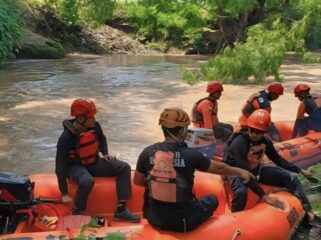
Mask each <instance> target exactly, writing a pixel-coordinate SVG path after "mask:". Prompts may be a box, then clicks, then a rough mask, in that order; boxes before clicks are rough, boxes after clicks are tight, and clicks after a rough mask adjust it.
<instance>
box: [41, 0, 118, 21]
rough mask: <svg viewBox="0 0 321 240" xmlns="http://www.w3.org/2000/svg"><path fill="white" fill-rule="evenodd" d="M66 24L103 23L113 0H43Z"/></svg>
mask: <svg viewBox="0 0 321 240" xmlns="http://www.w3.org/2000/svg"><path fill="white" fill-rule="evenodd" d="M44 2H45V3H46V4H48V5H49V6H51V7H52V8H53V9H54V10H55V13H56V15H57V16H58V17H59V18H60V20H62V21H63V22H64V23H65V24H67V25H68V26H80V25H93V26H98V25H101V24H104V23H105V21H106V20H107V19H109V18H111V16H112V14H113V11H114V9H115V6H116V1H115V0H44Z"/></svg>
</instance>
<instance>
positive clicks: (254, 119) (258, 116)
mask: <svg viewBox="0 0 321 240" xmlns="http://www.w3.org/2000/svg"><path fill="white" fill-rule="evenodd" d="M270 123H271V118H270V113H269V112H268V111H266V110H264V109H258V110H255V111H254V112H253V113H252V114H251V116H250V117H249V118H248V119H247V126H248V127H250V128H254V129H258V130H261V131H264V132H265V131H267V130H268V128H269V126H270Z"/></svg>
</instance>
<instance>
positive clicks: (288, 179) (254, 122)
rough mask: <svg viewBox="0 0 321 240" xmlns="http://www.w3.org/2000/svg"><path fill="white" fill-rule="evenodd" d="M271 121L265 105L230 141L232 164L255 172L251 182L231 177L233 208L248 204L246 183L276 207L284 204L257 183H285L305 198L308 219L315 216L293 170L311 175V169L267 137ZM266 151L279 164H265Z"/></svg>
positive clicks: (228, 153)
mask: <svg viewBox="0 0 321 240" xmlns="http://www.w3.org/2000/svg"><path fill="white" fill-rule="evenodd" d="M270 123H271V119H270V113H269V112H268V111H267V110H264V109H258V110H255V111H254V112H253V113H252V114H251V115H250V116H249V118H248V120H247V131H241V132H240V133H239V134H237V135H235V136H234V137H233V139H232V140H231V142H230V143H229V144H228V150H227V154H226V155H225V158H227V159H224V161H225V162H228V163H229V164H231V165H232V166H235V167H240V168H243V169H245V170H248V171H250V172H251V173H252V174H253V175H255V176H256V179H251V181H250V182H249V183H248V184H244V183H243V182H242V181H241V179H239V177H232V178H230V184H231V188H232V190H233V192H234V194H233V200H232V207H231V210H232V212H237V211H241V210H243V209H244V208H245V205H246V200H247V187H249V188H250V189H251V190H253V192H255V193H256V194H257V195H258V196H259V197H260V198H261V199H262V200H263V201H265V202H267V203H268V204H271V205H273V206H275V207H279V208H283V204H282V203H281V202H280V201H278V200H277V199H276V198H275V197H273V195H272V194H271V195H270V194H269V193H267V192H264V190H263V189H262V188H261V187H260V185H258V183H263V184H268V185H272V186H276V187H282V188H283V187H284V188H287V189H289V190H290V191H291V192H292V193H293V194H295V195H296V196H297V197H298V198H299V199H300V200H301V202H302V205H303V207H304V209H305V210H306V212H307V217H308V219H309V220H312V219H313V218H314V214H313V213H312V211H311V209H312V208H311V205H310V203H309V200H308V199H307V197H306V195H305V193H304V191H303V188H302V186H301V183H300V181H299V179H298V177H297V176H296V175H294V174H292V173H290V172H294V173H301V174H302V175H303V176H304V177H309V176H311V173H310V172H309V171H308V170H304V169H300V168H299V167H298V166H296V165H294V164H293V163H291V162H288V161H287V160H285V159H284V158H283V157H281V156H280V155H279V154H278V152H277V151H276V150H275V148H274V145H273V142H272V141H271V140H270V138H268V137H265V133H266V131H267V130H268V128H269V126H270ZM264 154H266V155H267V156H268V157H269V159H271V160H272V161H273V163H275V164H276V166H263V164H262V157H263V155H264Z"/></svg>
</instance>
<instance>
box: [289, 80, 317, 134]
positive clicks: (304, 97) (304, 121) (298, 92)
mask: <svg viewBox="0 0 321 240" xmlns="http://www.w3.org/2000/svg"><path fill="white" fill-rule="evenodd" d="M294 95H295V97H297V98H298V99H299V101H301V103H300V105H299V108H298V112H297V117H296V121H295V124H294V129H293V133H292V138H295V137H297V136H304V135H306V134H307V133H308V131H309V130H313V131H317V132H320V131H321V94H310V87H309V86H308V85H307V84H305V83H300V84H298V85H296V86H295V87H294ZM305 114H307V115H308V116H307V117H306V116H305Z"/></svg>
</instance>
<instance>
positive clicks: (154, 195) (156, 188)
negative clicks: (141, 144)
mask: <svg viewBox="0 0 321 240" xmlns="http://www.w3.org/2000/svg"><path fill="white" fill-rule="evenodd" d="M174 159H175V153H174V152H173V151H163V150H160V149H157V148H156V149H155V155H154V166H153V168H152V170H151V171H150V173H149V175H148V176H147V184H148V188H149V196H150V197H151V199H153V200H157V201H159V202H165V203H179V202H185V201H188V200H189V198H188V197H187V196H186V195H185V193H186V192H187V191H188V188H189V185H188V184H187V183H186V180H185V179H184V178H183V177H182V176H180V174H179V173H177V171H176V170H175V168H174Z"/></svg>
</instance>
